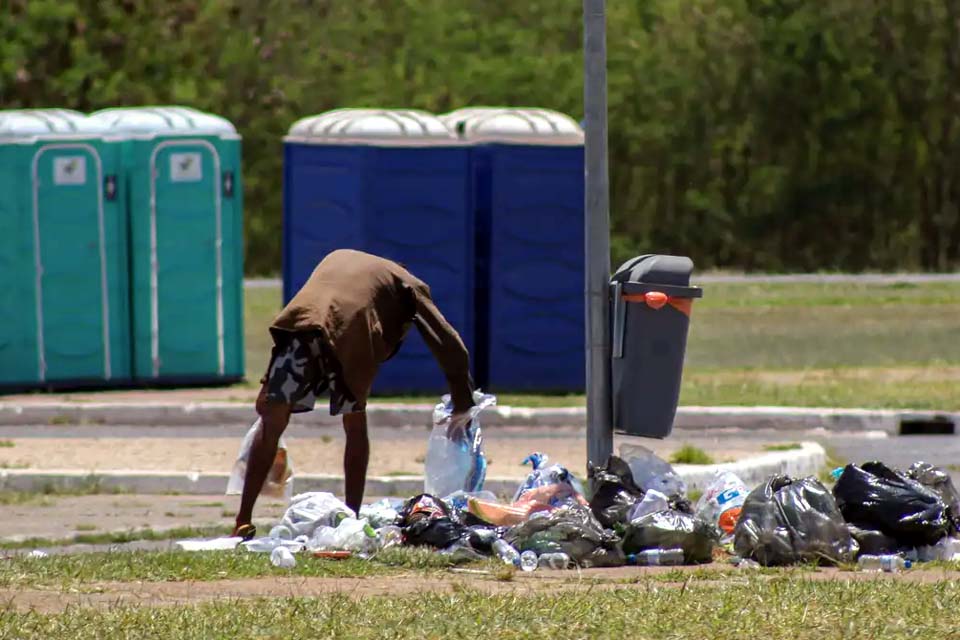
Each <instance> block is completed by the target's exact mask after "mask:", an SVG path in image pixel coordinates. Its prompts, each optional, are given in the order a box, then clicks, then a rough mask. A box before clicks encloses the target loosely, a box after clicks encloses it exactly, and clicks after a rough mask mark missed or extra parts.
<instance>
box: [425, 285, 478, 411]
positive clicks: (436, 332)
mask: <svg viewBox="0 0 960 640" xmlns="http://www.w3.org/2000/svg"><path fill="white" fill-rule="evenodd" d="M414 297H415V299H416V316H415V317H414V324H416V326H417V330H418V331H419V332H420V335H421V336H423V341H424V342H426V343H427V346H428V347H429V348H430V351H431V353H433V357H434V358H436V360H437V363H438V364H439V365H440V368H441V369H442V370H443V374H444V376H446V378H447V384H448V385H449V386H450V396H451V398H452V399H453V410H454V413H455V414H462V413H465V412H466V411H468V410H469V409H470V407H472V406H473V380H472V379H471V377H470V354H469V353H468V352H467V348H466V347H465V346H464V344H463V340H461V339H460V334H458V333H457V331H456V329H454V328H453V327H452V326H450V323H449V322H447V320H446V318H444V317H443V314H441V313H440V310H439V309H437V306H436V305H435V304H434V302H433V300H432V299H431V298H430V292H429V290H426V291H417V290H414Z"/></svg>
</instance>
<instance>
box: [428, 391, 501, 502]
mask: <svg viewBox="0 0 960 640" xmlns="http://www.w3.org/2000/svg"><path fill="white" fill-rule="evenodd" d="M473 401H474V406H473V407H471V408H470V412H469V415H470V424H469V425H467V427H466V429H464V431H463V436H462V437H458V438H456V439H454V440H451V439H449V438H448V437H447V426H448V425H449V423H450V417H451V416H452V415H453V403H452V401H451V399H450V396H449V395H445V396H443V398H441V402H440V404H438V405H437V406H436V407H435V408H434V410H433V425H434V426H433V431H432V432H431V433H430V440H429V442H428V443H427V457H426V460H425V462H424V467H425V470H424V480H423V491H424V493H429V494H430V495H434V496H438V497H440V496H448V495H450V494H452V493H456V492H457V491H466V492H467V493H473V492H476V491H480V490H481V489H482V488H483V481H484V479H486V476H487V458H486V456H484V455H483V436H482V435H481V433H480V421H479V420H478V419H477V416H478V415H479V413H480V412H481V411H483V410H484V409H486V408H487V407H491V406H493V405H495V404H496V403H497V399H496V397H494V396H491V395H485V394H483V393H481V392H480V391H475V392H474V394H473Z"/></svg>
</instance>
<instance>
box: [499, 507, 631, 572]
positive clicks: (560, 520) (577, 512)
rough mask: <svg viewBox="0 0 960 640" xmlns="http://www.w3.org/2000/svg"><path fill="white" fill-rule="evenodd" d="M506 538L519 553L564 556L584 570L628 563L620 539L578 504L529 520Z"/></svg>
mask: <svg viewBox="0 0 960 640" xmlns="http://www.w3.org/2000/svg"><path fill="white" fill-rule="evenodd" d="M503 539H504V540H506V541H507V542H508V543H509V544H511V545H512V546H513V547H515V548H516V549H517V551H520V552H523V551H535V552H536V553H537V555H542V554H544V553H565V554H567V555H568V556H569V557H570V558H571V559H572V560H573V561H574V562H576V563H577V564H579V565H580V566H583V567H587V566H592V567H617V566H621V565H623V564H624V563H625V561H626V560H625V558H624V555H623V553H622V552H621V550H620V548H619V545H618V544H617V542H618V540H617V536H616V535H615V534H614V533H613V532H612V531H609V530H605V529H604V528H603V527H602V526H601V525H600V523H599V522H598V521H597V519H596V518H595V517H594V516H593V513H592V512H591V511H590V508H589V507H585V506H583V505H579V504H574V505H567V506H563V507H560V508H559V509H555V510H553V511H551V512H549V513H544V514H542V515H540V516H539V517H534V518H530V519H529V520H527V521H526V522H524V523H522V524H519V525H517V526H515V527H513V528H512V529H510V530H509V531H507V533H506V535H505V536H504V538H503Z"/></svg>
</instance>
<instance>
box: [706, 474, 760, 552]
mask: <svg viewBox="0 0 960 640" xmlns="http://www.w3.org/2000/svg"><path fill="white" fill-rule="evenodd" d="M749 493H750V489H748V488H747V485H746V484H744V482H743V480H741V479H740V477H739V476H737V474H735V473H733V472H732V471H717V472H716V475H715V476H714V479H713V481H712V482H711V483H710V485H709V486H708V487H707V488H706V489H704V491H703V495H702V496H700V499H699V500H698V501H697V507H696V512H697V515H698V516H700V517H701V518H703V519H704V520H706V521H707V522H710V523H713V524H714V525H715V526H716V527H717V528H718V529H719V530H720V533H721V534H722V535H723V536H724V537H727V536H730V535H733V529H734V527H736V526H737V520H738V519H739V517H740V510H741V509H742V508H743V503H744V502H745V501H746V499H747V494H749Z"/></svg>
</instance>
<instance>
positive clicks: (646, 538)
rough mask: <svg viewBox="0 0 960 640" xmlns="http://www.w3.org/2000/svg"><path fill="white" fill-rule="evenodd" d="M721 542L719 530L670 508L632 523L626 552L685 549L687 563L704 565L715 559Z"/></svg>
mask: <svg viewBox="0 0 960 640" xmlns="http://www.w3.org/2000/svg"><path fill="white" fill-rule="evenodd" d="M719 541H720V536H719V534H718V533H717V531H716V528H715V527H714V526H713V525H712V524H710V523H709V522H707V521H706V520H703V519H701V518H698V517H697V516H693V515H690V514H689V513H683V512H682V511H677V510H675V509H669V510H666V511H658V512H656V513H651V514H648V515H645V516H643V517H642V518H638V519H636V520H633V521H631V522H630V524H628V525H627V528H626V531H624V534H623V552H624V553H627V554H640V553H641V552H643V551H646V550H649V549H682V551H683V555H684V561H685V563H687V564H701V563H705V562H710V561H712V560H713V550H714V549H715V548H716V546H717V544H718V543H719ZM680 564H683V563H680Z"/></svg>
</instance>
